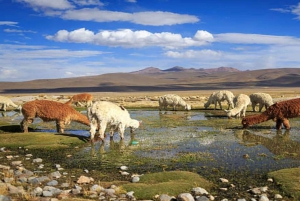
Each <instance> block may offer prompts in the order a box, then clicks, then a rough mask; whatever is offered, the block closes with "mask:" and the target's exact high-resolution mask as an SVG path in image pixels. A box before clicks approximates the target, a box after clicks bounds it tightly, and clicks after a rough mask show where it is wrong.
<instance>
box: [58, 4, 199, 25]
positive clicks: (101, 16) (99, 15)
mask: <svg viewBox="0 0 300 201" xmlns="http://www.w3.org/2000/svg"><path fill="white" fill-rule="evenodd" d="M60 17H61V18H63V19H67V20H80V21H95V22H113V21H127V22H131V23H135V24H142V25H151V26H163V25H175V24H185V23H196V22H199V21H200V20H199V19H198V18H197V17H196V16H194V15H184V14H177V13H171V12H162V11H154V12H151V11H149V12H136V13H125V12H117V11H107V10H99V9H98V8H83V9H78V10H67V11H66V12H64V13H63V14H62V15H61V16H60Z"/></svg>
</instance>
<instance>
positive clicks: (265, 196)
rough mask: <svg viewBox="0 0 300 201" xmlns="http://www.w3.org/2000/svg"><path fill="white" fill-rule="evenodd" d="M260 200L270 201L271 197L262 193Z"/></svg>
mask: <svg viewBox="0 0 300 201" xmlns="http://www.w3.org/2000/svg"><path fill="white" fill-rule="evenodd" d="M259 201H269V198H268V197H267V195H265V194H262V195H261V196H260V197H259Z"/></svg>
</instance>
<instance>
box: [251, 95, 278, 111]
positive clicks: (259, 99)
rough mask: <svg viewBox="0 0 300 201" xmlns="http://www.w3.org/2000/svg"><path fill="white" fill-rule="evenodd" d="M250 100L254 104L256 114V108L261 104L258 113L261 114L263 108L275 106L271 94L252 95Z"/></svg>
mask: <svg viewBox="0 0 300 201" xmlns="http://www.w3.org/2000/svg"><path fill="white" fill-rule="evenodd" d="M249 97H250V100H251V103H252V109H253V112H255V106H256V105H257V104H259V109H258V111H259V112H261V110H262V108H263V107H265V109H267V108H268V107H270V106H271V105H273V99H272V97H271V96H270V94H266V93H253V94H250V96H249Z"/></svg>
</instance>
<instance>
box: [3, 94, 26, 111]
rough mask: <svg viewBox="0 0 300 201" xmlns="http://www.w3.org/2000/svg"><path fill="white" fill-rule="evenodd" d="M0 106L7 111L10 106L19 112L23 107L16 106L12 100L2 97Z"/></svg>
mask: <svg viewBox="0 0 300 201" xmlns="http://www.w3.org/2000/svg"><path fill="white" fill-rule="evenodd" d="M0 104H2V110H3V111H6V108H7V107H9V106H12V107H14V108H16V109H18V110H21V108H22V106H21V105H16V104H15V103H14V102H12V100H10V99H9V98H8V97H6V96H0Z"/></svg>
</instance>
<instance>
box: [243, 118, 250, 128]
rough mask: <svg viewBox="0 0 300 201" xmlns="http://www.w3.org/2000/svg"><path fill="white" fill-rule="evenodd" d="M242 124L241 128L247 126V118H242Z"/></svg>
mask: <svg viewBox="0 0 300 201" xmlns="http://www.w3.org/2000/svg"><path fill="white" fill-rule="evenodd" d="M242 125H243V128H248V127H249V122H248V121H247V119H246V118H245V117H244V118H243V119H242Z"/></svg>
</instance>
